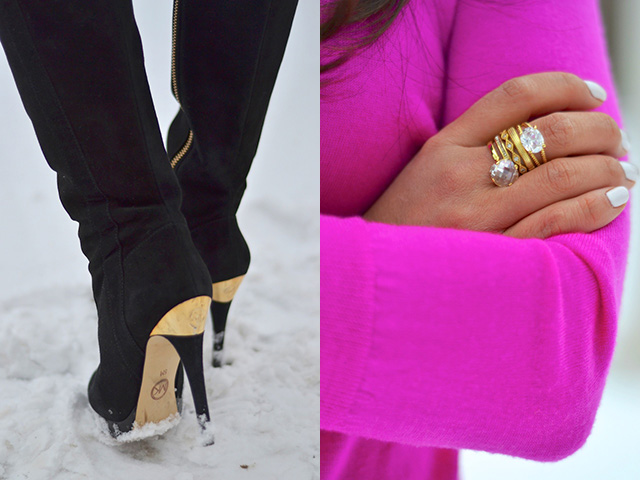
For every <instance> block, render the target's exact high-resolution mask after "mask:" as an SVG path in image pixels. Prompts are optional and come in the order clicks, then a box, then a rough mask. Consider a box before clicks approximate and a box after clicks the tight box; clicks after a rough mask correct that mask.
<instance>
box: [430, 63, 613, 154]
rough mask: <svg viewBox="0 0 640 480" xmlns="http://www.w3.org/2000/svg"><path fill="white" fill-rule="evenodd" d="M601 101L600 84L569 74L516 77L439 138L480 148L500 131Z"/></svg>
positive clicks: (550, 73) (603, 95)
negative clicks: (530, 120) (540, 117)
mask: <svg viewBox="0 0 640 480" xmlns="http://www.w3.org/2000/svg"><path fill="white" fill-rule="evenodd" d="M605 99H606V92H605V91H604V89H603V88H602V87H601V86H600V85H598V84H596V83H594V82H586V81H584V80H582V79H581V78H579V77H577V76H576V75H573V74H570V73H563V72H547V73H536V74H533V75H526V76H524V77H517V78H513V79H511V80H509V81H507V82H505V83H503V84H502V85H501V86H500V87H498V88H496V89H495V90H492V91H491V92H489V93H488V94H487V95H485V96H484V97H482V98H481V99H480V100H478V101H477V102H476V103H475V104H473V105H472V106H471V107H470V108H469V109H468V110H467V111H466V112H465V113H463V114H462V115H461V116H460V117H458V119H456V120H455V121H454V122H452V123H450V124H449V125H448V126H447V127H446V128H445V129H443V132H445V131H446V132H447V134H446V135H442V136H441V138H443V139H446V140H447V141H449V142H451V143H453V144H457V145H464V146H467V147H471V146H477V145H483V144H486V143H487V142H488V141H489V140H491V139H492V138H493V137H494V136H495V135H496V134H498V133H499V132H501V131H502V130H504V129H506V128H509V127H511V126H513V125H518V124H520V123H522V122H526V121H527V120H529V119H531V118H533V117H539V116H542V115H546V114H548V113H551V112H557V111H562V110H591V109H594V108H596V107H598V106H600V105H601V104H602V102H603V101H604V100H605Z"/></svg>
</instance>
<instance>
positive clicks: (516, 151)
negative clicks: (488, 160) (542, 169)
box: [487, 122, 547, 187]
mask: <svg viewBox="0 0 640 480" xmlns="http://www.w3.org/2000/svg"><path fill="white" fill-rule="evenodd" d="M523 127H524V128H523ZM487 146H488V148H489V150H490V151H491V156H492V157H493V159H494V160H495V162H496V163H495V164H493V165H492V166H491V169H490V171H489V174H490V176H491V180H492V181H493V183H495V184H496V185H497V186H499V187H508V186H510V185H513V182H515V181H516V180H517V178H518V177H519V176H520V175H522V174H525V173H527V172H529V171H531V170H533V169H534V168H536V167H539V166H540V165H541V164H542V163H546V161H547V157H546V155H545V152H544V147H545V146H546V145H545V144H544V138H543V136H542V133H540V131H539V130H538V129H537V128H536V127H533V126H531V125H530V124H529V123H526V122H525V123H523V124H522V125H518V126H517V127H511V128H508V129H506V130H503V131H502V132H500V134H499V135H496V136H495V137H494V139H493V141H491V142H489V143H488V144H487ZM536 153H540V156H541V158H542V160H539V159H538V157H536V155H535V154H536Z"/></svg>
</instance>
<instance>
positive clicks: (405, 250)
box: [321, 1, 629, 461]
mask: <svg viewBox="0 0 640 480" xmlns="http://www.w3.org/2000/svg"><path fill="white" fill-rule="evenodd" d="M499 3H500V2H496V5H493V4H492V5H493V6H491V7H488V6H484V7H482V6H481V5H480V4H479V3H478V4H476V2H473V1H465V2H460V4H459V6H458V10H457V12H456V19H455V22H454V25H453V27H452V28H453V30H452V35H451V43H450V45H449V66H448V76H449V83H448V85H447V90H446V103H445V105H446V107H445V111H444V119H445V123H447V122H450V121H451V120H453V119H454V118H456V117H457V116H458V115H459V114H460V113H462V112H463V111H464V110H466V108H468V107H469V106H470V105H471V104H472V103H473V102H474V101H475V100H477V99H478V98H479V97H480V96H482V95H484V94H485V93H486V92H488V91H489V90H491V89H493V88H495V87H496V86H498V85H499V84H500V83H502V82H503V81H505V80H506V79H508V78H510V77H514V76H519V75H523V74H527V73H534V72H536V71H545V70H565V71H571V72H574V73H576V74H578V75H580V76H582V77H583V78H586V79H591V80H595V81H597V82H599V83H601V84H602V85H603V86H604V87H605V89H606V90H607V91H608V93H609V100H607V102H606V103H605V105H604V106H603V108H602V110H603V111H606V112H607V113H610V114H612V115H613V116H614V118H616V119H617V120H619V113H618V110H617V107H616V101H615V95H614V91H613V83H612V79H611V76H610V73H609V66H608V60H607V57H606V52H605V46H604V42H603V33H602V28H601V25H600V19H599V13H598V11H597V5H596V2H595V1H592V2H583V1H581V2H571V1H568V2H555V1H553V2H551V1H549V2H527V3H526V6H522V7H521V8H526V10H527V12H528V13H529V14H531V15H534V14H539V15H540V17H531V18H530V19H528V18H527V17H526V16H524V15H523V14H520V13H517V10H513V9H517V8H518V6H519V5H522V4H520V3H518V4H517V5H515V6H510V7H508V8H509V9H510V10H509V11H503V10H504V9H501V8H500V7H499ZM485 4H486V2H485ZM505 8H506V7H505ZM536 8H540V9H541V10H536ZM514 12H515V13H514ZM514 17H515V18H514ZM541 18H543V19H544V20H541ZM540 25H543V27H541V26H540ZM578 26H579V28H577V27H578ZM508 45H511V47H510V48H509V49H506V48H505V46H508ZM518 52H522V53H523V55H522V57H520V56H518V55H517V53H518ZM628 236H629V216H628V208H627V210H626V211H625V212H623V214H622V215H621V216H620V217H619V218H618V219H616V220H615V221H614V222H613V223H611V224H610V225H609V226H607V227H605V228H603V229H600V230H598V231H596V232H594V233H591V234H570V235H561V236H556V237H553V238H551V239H548V240H546V241H542V240H536V239H526V240H521V239H513V238H508V237H504V236H501V235H496V234H488V233H480V232H470V231H458V230H449V229H439V228H430V227H427V228H423V227H398V226H389V225H383V224H377V223H368V222H365V221H364V220H362V219H361V218H357V217H352V218H337V217H330V216H326V215H325V216H322V219H321V309H322V310H321V311H322V328H321V342H322V343H321V345H322V364H321V399H322V402H321V427H322V428H323V429H325V430H331V431H337V432H342V433H346V434H351V435H357V436H362V437H367V438H374V439H378V440H383V441H392V442H399V443H405V444H410V445H416V446H433V447H445V448H455V449H460V448H466V449H474V450H485V451H489V452H497V453H505V454H509V455H514V456H520V457H525V458H530V459H534V460H543V461H550V460H557V459H560V458H563V457H566V456H567V455H570V454H571V453H573V452H574V451H576V450H577V449H578V448H580V447H581V446H582V445H583V443H584V442H585V441H586V438H587V437H588V435H589V433H590V431H591V427H592V425H593V422H594V417H595V414H596V410H597V407H598V404H599V402H600V399H601V396H602V391H603V388H604V384H605V379H606V376H607V371H608V368H609V364H610V361H611V357H612V354H613V348H614V343H615V335H616V322H617V315H618V309H619V305H620V297H621V292H622V283H623V279H624V269H625V263H626V256H627V247H628Z"/></svg>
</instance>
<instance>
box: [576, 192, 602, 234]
mask: <svg viewBox="0 0 640 480" xmlns="http://www.w3.org/2000/svg"><path fill="white" fill-rule="evenodd" d="M599 207H600V199H599V198H597V197H596V196H595V195H583V196H582V197H579V198H578V208H579V212H580V213H579V214H580V216H581V217H582V220H583V222H586V225H583V227H584V228H585V229H589V228H592V227H593V226H594V225H598V224H599V223H600V216H601V209H600V208H599Z"/></svg>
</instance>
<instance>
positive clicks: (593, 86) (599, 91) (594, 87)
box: [584, 80, 607, 102]
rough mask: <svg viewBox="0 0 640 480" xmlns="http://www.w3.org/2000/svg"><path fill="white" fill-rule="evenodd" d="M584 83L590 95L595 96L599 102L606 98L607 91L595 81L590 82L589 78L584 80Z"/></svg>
mask: <svg viewBox="0 0 640 480" xmlns="http://www.w3.org/2000/svg"><path fill="white" fill-rule="evenodd" d="M584 83H586V84H587V87H589V91H590V92H591V95H593V96H594V97H595V98H597V99H598V100H600V101H601V102H604V101H605V100H606V99H607V92H605V90H604V88H602V86H600V85H599V84H597V83H596V82H592V81H591V80H585V81H584Z"/></svg>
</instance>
